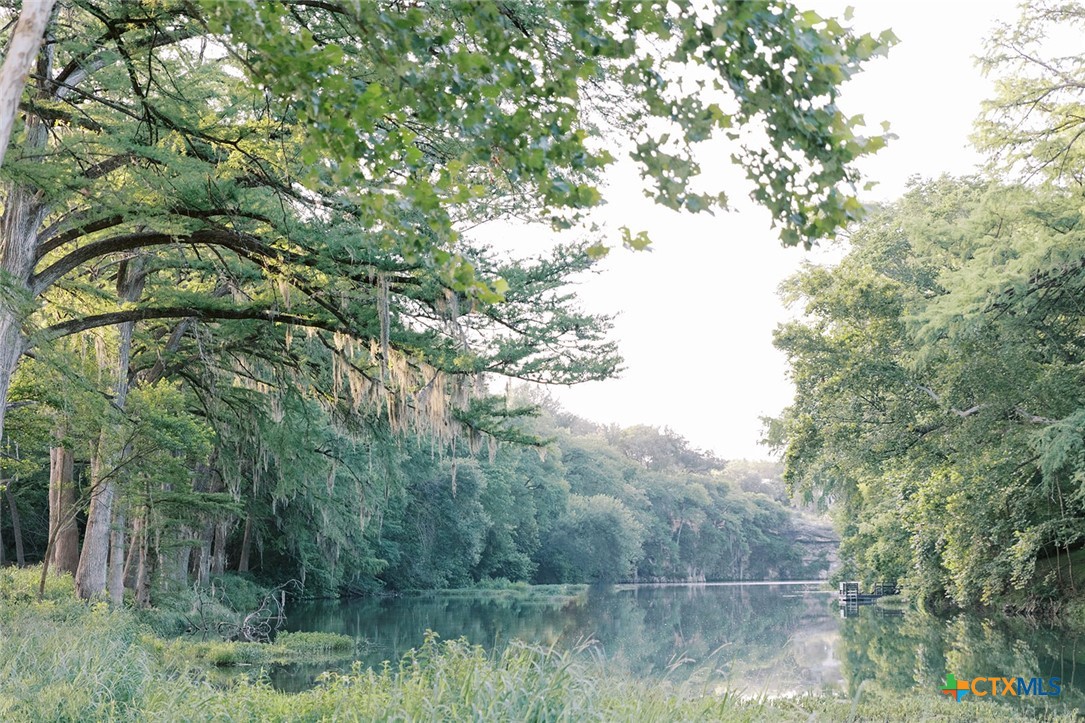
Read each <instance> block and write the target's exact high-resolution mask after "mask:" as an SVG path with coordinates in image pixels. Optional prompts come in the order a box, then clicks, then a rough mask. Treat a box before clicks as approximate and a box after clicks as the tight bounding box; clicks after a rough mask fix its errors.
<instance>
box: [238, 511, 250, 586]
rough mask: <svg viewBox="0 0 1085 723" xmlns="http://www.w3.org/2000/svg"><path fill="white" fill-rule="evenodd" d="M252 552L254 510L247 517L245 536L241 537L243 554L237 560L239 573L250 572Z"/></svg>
mask: <svg viewBox="0 0 1085 723" xmlns="http://www.w3.org/2000/svg"><path fill="white" fill-rule="evenodd" d="M251 550H252V510H251V509H250V510H249V512H248V514H247V515H245V534H244V535H242V537H241V554H240V555H238V558H237V571H238V572H248V571H249V553H250V551H251Z"/></svg>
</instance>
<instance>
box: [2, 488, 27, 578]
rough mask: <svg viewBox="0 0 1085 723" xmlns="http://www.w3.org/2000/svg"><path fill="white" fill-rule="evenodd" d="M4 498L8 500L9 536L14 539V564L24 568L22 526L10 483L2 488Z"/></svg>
mask: <svg viewBox="0 0 1085 723" xmlns="http://www.w3.org/2000/svg"><path fill="white" fill-rule="evenodd" d="M4 496H5V497H7V498H8V507H9V508H10V509H11V534H12V536H13V537H14V538H15V562H16V563H17V564H18V565H19V567H26V557H25V556H24V555H23V525H22V522H21V521H20V518H19V506H18V505H16V504H15V495H14V494H12V492H11V482H8V484H7V486H6V487H5V488H4Z"/></svg>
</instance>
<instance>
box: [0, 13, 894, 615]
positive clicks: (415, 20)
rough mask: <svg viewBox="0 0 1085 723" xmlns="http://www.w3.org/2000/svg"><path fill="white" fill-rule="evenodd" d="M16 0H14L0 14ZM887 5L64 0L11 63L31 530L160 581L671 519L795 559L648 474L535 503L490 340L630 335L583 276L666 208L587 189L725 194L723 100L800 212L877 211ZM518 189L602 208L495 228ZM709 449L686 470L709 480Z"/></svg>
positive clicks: (9, 300) (794, 233)
mask: <svg viewBox="0 0 1085 723" xmlns="http://www.w3.org/2000/svg"><path fill="white" fill-rule="evenodd" d="M27 10H28V7H27V6H25V5H24V6H20V4H19V3H16V2H5V3H2V4H0V27H2V28H3V29H2V30H0V42H5V43H6V42H7V41H9V40H12V39H13V38H15V37H16V36H19V33H20V32H24V31H25V27H27V26H25V25H22V24H16V23H15V22H14V20H15V19H16V18H17V16H19V15H20V13H22V14H23V15H26V14H27V13H26V12H23V11H27ZM9 21H11V22H9ZM25 39H26V38H20V40H25ZM35 40H36V39H35ZM892 42H893V38H892V35H891V34H890V33H885V34H883V35H882V36H880V37H877V38H875V37H872V36H869V35H858V34H855V33H853V32H851V30H850V29H849V28H846V27H844V26H842V25H841V24H840V23H838V22H836V21H835V20H832V19H826V18H822V17H820V16H818V15H817V14H816V13H812V12H805V13H804V12H800V11H798V10H797V9H796V8H795V7H793V6H792V5H790V4H789V3H774V2H744V3H734V4H725V3H717V4H710V5H708V6H706V7H703V8H702V7H700V6H694V5H692V4H689V3H674V4H671V5H669V6H666V7H664V6H659V5H656V4H652V3H645V4H638V3H619V4H617V5H613V6H610V5H600V6H590V5H585V4H581V3H550V2H525V3H519V2H518V3H506V2H500V3H497V2H485V3H460V2H452V3H404V2H398V1H397V0H391V1H389V2H362V3H338V2H334V1H329V2H325V1H322V2H292V1H290V2H273V3H255V4H252V3H248V4H247V3H238V2H234V1H233V0H223V1H220V0H206V1H204V2H188V1H180V2H173V1H172V0H167V1H166V2H161V1H159V0H154V1H151V0H148V1H147V2H130V1H129V0H123V1H122V0H103V1H98V0H94V1H87V0H66V1H61V2H57V3H56V5H55V8H54V9H53V13H52V15H51V16H50V18H49V23H48V25H47V28H46V31H45V37H44V42H43V43H42V44H41V50H40V52H39V53H38V55H37V58H36V62H35V63H33V64H32V65H33V68H32V72H31V73H30V74H29V76H28V77H27V83H26V85H25V89H24V90H23V92H22V95H21V96H18V94H17V93H11V94H8V95H7V96H6V97H4V98H2V99H0V103H3V104H4V109H5V113H6V111H9V110H11V109H12V106H13V104H17V105H18V111H19V112H18V114H17V118H16V120H17V122H16V124H15V127H14V129H13V132H12V135H11V142H10V145H9V147H8V148H7V149H6V154H5V156H4V159H3V166H2V168H0V182H2V183H0V209H2V211H0V448H2V449H0V454H2V455H3V456H2V457H0V463H2V475H0V479H2V480H3V482H4V484H5V489H6V492H5V495H6V498H7V499H6V501H7V502H8V507H9V513H10V516H11V521H12V522H11V532H12V534H11V538H10V539H11V542H12V550H10V551H8V552H14V555H15V557H16V559H17V561H19V562H25V561H26V560H27V559H35V558H38V557H44V558H45V561H46V563H47V564H48V565H50V566H52V567H53V568H54V570H60V571H63V570H68V571H73V572H74V573H75V579H76V587H77V591H78V594H79V595H80V596H81V597H83V598H87V599H91V598H96V597H99V596H103V595H106V594H108V596H109V597H110V598H111V599H112V600H113V601H114V602H117V603H119V602H120V601H121V599H122V597H123V595H124V591H125V590H126V589H128V590H131V591H132V592H133V593H134V595H135V597H136V599H137V601H139V602H140V603H144V604H145V603H147V602H148V601H149V599H150V597H151V589H152V587H153V585H154V584H168V583H170V581H173V583H181V582H184V581H185V580H186V579H187V576H188V575H189V574H190V573H192V574H195V575H196V577H197V578H198V579H199V580H201V581H206V580H207V579H208V576H209V575H211V574H214V573H215V572H220V571H222V570H223V569H225V568H226V567H227V566H228V565H229V566H235V565H236V566H237V567H238V568H239V569H240V570H242V571H247V570H250V569H253V568H257V567H259V568H261V569H265V570H269V569H275V570H278V571H280V572H281V573H282V574H283V575H286V574H297V575H298V576H299V577H300V578H302V579H303V580H304V581H305V582H306V583H312V585H311V587H312V588H314V589H318V590H334V589H337V588H339V587H340V586H341V585H342V584H351V585H355V584H357V585H362V586H365V585H367V584H368V583H366V582H365V581H367V580H368V581H371V580H373V579H374V576H375V575H377V574H378V573H380V574H382V575H387V576H389V578H390V579H394V580H396V581H397V582H396V584H400V585H433V584H452V583H453V582H462V581H466V580H469V579H476V578H484V577H491V576H502V577H511V578H516V579H523V578H529V577H531V576H532V575H536V574H538V575H542V574H543V573H542V572H541V569H542V565H541V562H540V560H539V559H538V556H537V555H536V552H535V547H536V546H538V548H539V549H545V550H547V551H548V552H547V554H546V558H547V560H548V561H550V562H549V563H548V564H549V567H548V568H547V570H548V572H547V573H546V575H547V576H549V577H552V578H561V579H564V578H570V577H579V576H580V575H581V574H582V573H581V572H579V570H581V569H585V570H586V569H590V573H587V574H588V575H589V576H590V577H598V578H606V577H622V576H625V575H628V574H632V572H633V566H634V564H637V563H638V562H639V561H640V560H641V559H642V558H644V553H643V552H642V551H643V549H644V548H643V545H644V544H646V543H645V542H644V540H646V539H649V540H654V541H653V542H652V543H651V545H653V546H654V547H653V549H656V548H658V550H659V552H658V553H656V552H652V553H651V554H650V556H649V557H650V559H651V560H653V562H652V563H651V564H652V565H653V567H652V568H651V574H652V575H653V576H655V575H674V574H678V571H679V569H680V568H681V567H682V566H683V565H684V566H687V567H688V571H687V574H689V575H693V576H696V575H699V574H704V573H708V574H712V575H724V574H727V575H729V576H730V575H740V576H742V575H752V574H755V573H754V570H759V569H768V567H767V565H769V563H768V562H767V561H761V562H758V561H756V559H755V558H756V554H757V553H756V552H755V548H756V549H758V550H759V549H761V548H762V547H765V546H766V545H761V546H760V547H757V546H754V547H749V549H747V546H746V545H745V542H744V541H745V537H744V536H743V535H744V533H740V532H738V531H737V530H738V528H737V527H736V525H738V524H740V523H741V522H742V521H743V520H745V519H753V518H758V519H759V520H761V521H760V522H759V523H758V524H760V525H762V526H768V525H769V524H770V523H772V517H773V515H774V514H775V511H765V510H760V509H753V508H751V511H750V512H749V513H748V514H746V513H742V514H738V516H737V517H736V518H735V519H734V520H731V519H728V520H715V519H709V518H705V519H704V520H702V519H701V517H699V516H694V517H691V518H690V519H689V520H686V519H685V518H683V517H681V514H679V513H675V514H678V515H679V516H678V517H677V518H675V519H678V520H679V521H678V522H677V523H676V524H677V528H676V530H674V531H672V533H673V534H674V536H675V540H674V547H675V549H674V550H673V551H668V550H667V548H668V545H669V544H670V543H668V542H667V538H668V534H671V533H668V534H662V533H659V532H657V531H655V530H653V528H652V526H651V525H647V524H646V523H645V520H646V517H645V515H646V512H645V510H647V509H648V506H649V497H650V495H647V494H646V497H645V500H644V501H642V502H635V501H634V500H632V499H627V498H624V497H623V495H624V491H623V490H622V489H619V488H618V487H616V486H614V485H607V484H602V483H600V485H599V486H600V489H599V490H595V491H591V492H589V491H587V490H583V491H582V490H581V489H580V488H578V487H577V486H576V485H575V484H572V483H570V487H569V490H565V491H564V494H565V495H566V496H562V493H563V489H562V488H560V485H558V486H557V487H555V486H554V484H550V482H549V481H548V482H547V483H546V484H544V485H542V486H540V488H539V489H541V490H544V491H545V492H546V494H549V495H552V496H553V499H551V498H549V497H548V498H546V499H544V500H543V501H542V502H539V503H538V504H539V506H540V508H541V510H542V511H541V512H540V514H539V518H538V519H535V518H534V517H533V516H532V514H533V513H532V512H531V510H532V506H533V505H534V504H536V501H535V500H534V499H533V498H532V496H531V495H529V494H526V493H525V492H524V490H523V486H524V483H523V478H522V477H521V476H520V474H521V470H518V469H517V465H519V464H521V463H520V462H519V461H518V460H517V459H516V458H515V453H512V452H509V453H507V454H511V455H513V456H511V457H503V458H501V459H495V461H494V462H492V463H491V462H489V461H487V462H486V463H485V464H484V463H483V462H481V461H480V460H479V459H478V458H477V454H478V452H479V449H480V447H481V446H482V445H483V444H484V443H487V442H489V443H494V442H496V441H497V440H502V439H504V440H511V441H514V442H530V441H531V440H530V439H528V438H525V436H524V431H523V430H522V429H521V428H520V427H517V426H516V425H515V424H511V423H510V420H515V418H516V417H518V416H519V415H521V414H522V412H523V411H524V410H520V409H517V408H515V407H513V408H510V407H508V406H507V405H505V404H504V403H503V402H501V401H500V400H495V399H492V398H488V397H487V394H486V392H487V389H488V386H487V385H488V383H489V379H488V377H489V376H491V375H502V376H505V377H508V378H515V379H521V380H527V381H536V382H543V383H559V384H572V383H577V382H581V381H585V380H598V379H605V378H607V377H608V376H610V375H612V374H613V373H614V372H615V370H616V369H617V366H618V363H619V360H618V358H617V354H616V349H615V345H614V343H613V342H612V341H611V340H609V339H608V338H607V336H606V334H607V331H608V330H609V320H608V319H606V318H601V317H598V316H593V315H590V314H586V313H584V312H583V311H581V310H580V309H579V307H578V304H577V303H576V299H575V296H574V295H573V294H572V293H571V292H570V290H569V288H568V283H569V281H570V280H571V279H572V278H574V277H576V276H577V275H579V274H582V273H584V272H586V271H589V270H591V269H592V267H593V264H594V263H595V261H596V260H597V259H598V258H599V257H600V256H601V255H603V254H604V253H606V251H607V249H609V248H611V247H613V246H615V245H618V244H619V243H621V244H624V245H626V246H629V247H632V248H643V247H644V246H646V245H647V244H648V243H649V239H648V238H647V237H646V236H645V235H644V234H643V233H638V232H636V230H631V229H618V230H614V231H613V233H612V234H610V235H608V233H596V232H595V231H594V230H593V229H592V227H591V226H590V224H589V219H588V218H587V213H588V211H589V209H591V208H593V207H595V206H598V205H599V204H600V203H602V202H603V198H602V195H601V192H600V190H599V187H601V185H602V184H601V183H600V179H601V174H602V173H603V171H604V169H606V168H607V167H608V166H609V165H610V164H612V163H613V162H614V161H615V159H616V158H617V157H618V155H628V156H629V157H630V158H631V160H632V161H633V163H634V165H635V167H636V168H637V169H638V171H639V172H640V174H641V176H642V178H643V181H644V186H645V194H646V195H647V196H648V197H650V198H652V199H653V200H654V201H656V202H658V203H661V204H663V205H665V206H668V207H670V208H674V209H680V210H685V211H688V212H692V213H696V212H700V211H707V212H711V211H712V210H714V209H720V208H726V207H727V199H726V198H725V197H724V196H723V195H722V194H721V193H719V192H718V189H712V188H701V187H698V179H699V177H700V172H701V167H700V165H699V163H698V161H697V160H696V156H697V153H698V148H699V144H701V143H702V142H704V141H707V140H709V139H712V138H716V137H724V138H725V139H729V140H730V141H731V148H732V150H733V151H734V161H735V162H736V163H738V164H739V165H740V166H741V167H742V168H743V169H744V170H745V171H746V173H747V175H748V178H749V180H750V181H751V187H752V190H751V195H752V196H753V198H754V199H755V200H756V201H758V202H759V203H761V204H762V205H764V206H765V207H767V208H768V209H769V211H770V212H771V213H772V216H773V218H774V219H775V222H776V224H777V225H778V227H779V229H780V236H781V240H782V241H783V242H784V243H786V244H791V245H793V244H798V243H802V244H807V245H808V244H810V243H812V242H814V241H815V240H816V239H818V238H822V237H825V236H827V235H828V234H830V233H832V232H833V230H835V229H837V228H840V227H841V226H842V225H843V224H844V223H846V222H848V221H850V220H854V219H855V218H857V217H858V216H859V215H860V212H861V207H860V204H859V203H858V201H857V200H856V197H855V192H856V188H855V186H856V184H857V182H858V180H859V177H858V174H857V173H856V171H855V168H854V161H855V160H856V159H858V158H860V157H862V156H863V155H865V154H868V153H871V152H873V151H876V150H877V149H878V148H879V147H880V146H881V145H883V144H884V142H885V136H884V134H880V133H878V134H873V135H867V134H866V131H865V130H864V129H863V128H862V121H861V119H860V118H858V117H856V118H849V117H847V116H845V115H844V114H843V113H841V112H840V110H839V109H838V108H837V107H836V104H835V98H836V94H837V88H838V86H839V85H840V84H841V83H842V82H844V81H845V80H846V79H848V78H849V77H851V76H852V75H853V74H854V73H856V72H857V71H858V70H859V68H860V66H861V65H862V64H863V63H864V62H865V61H867V60H869V59H870V58H872V57H874V56H876V55H878V54H880V53H882V52H883V51H884V50H885V49H886V48H887V47H888V46H889V45H890V44H891V43H892ZM16 45H18V44H16V43H12V44H11V45H10V47H12V48H15V47H16ZM19 47H22V46H21V45H20V46H19ZM5 67H6V66H5ZM4 72H6V71H4ZM21 79H22V78H21V77H20V81H21ZM4 83H5V85H4V87H5V88H7V87H17V85H10V84H8V81H7V80H4ZM8 115H9V114H5V115H4V116H3V117H8ZM494 219H518V220H521V221H524V222H536V223H543V224H546V225H548V226H549V227H550V228H553V229H555V230H569V229H574V230H575V231H576V236H575V240H572V241H569V242H567V243H565V244H564V245H561V246H560V247H556V248H554V249H552V250H551V252H550V253H549V254H546V255H544V256H543V257H540V258H524V257H523V254H520V255H519V256H509V255H504V254H499V253H496V252H495V251H493V250H491V249H488V248H483V247H481V246H480V245H479V244H477V243H474V242H472V240H471V237H470V233H469V231H470V229H472V228H473V227H475V226H476V225H478V224H480V223H484V222H487V221H490V220H494ZM9 409H10V415H9V414H8V412H9ZM5 417H9V418H7V419H5ZM493 465H496V466H493ZM501 465H504V466H503V467H502V466H501ZM46 466H48V469H49V476H48V491H46V485H45V482H46V480H45V476H44V475H45V472H44V469H45V468H46ZM497 470H501V471H500V472H499V471H497ZM502 475H504V476H503V477H502V479H501V480H498V479H497V477H501V476H502ZM560 476H561V475H560V473H559V474H558V476H557V477H555V478H554V479H559V478H560ZM699 484H700V483H699V482H691V483H690V484H689V485H688V486H690V487H691V488H697V486H698V485H699ZM548 485H549V486H548ZM650 487H651V485H648V484H646V486H645V489H649V488H650ZM701 487H704V490H703V493H702V491H701V490H700V489H694V491H693V492H692V493H691V494H693V496H694V497H696V498H698V499H697V500H696V501H695V502H690V503H687V502H676V503H675V504H677V505H679V507H680V508H683V509H684V507H683V506H687V507H691V509H692V508H693V507H698V506H700V507H707V506H710V503H711V504H717V505H718V504H720V499H717V498H719V497H720V495H724V494H725V493H723V492H720V491H718V490H714V489H713V488H711V487H710V486H707V487H706V486H704V485H701ZM551 488H553V489H551ZM713 495H715V496H716V497H715V498H714V497H713ZM657 496H658V497H659V498H660V500H662V498H663V497H665V496H666V495H664V494H663V493H659V495H657ZM652 504H657V501H652ZM658 504H660V505H662V504H665V503H664V502H662V501H659V502H658ZM751 504H753V503H751ZM754 507H755V508H756V505H754ZM449 510H455V511H456V513H455V515H454V516H453V517H452V518H450V519H449V520H448V521H447V524H444V520H445V518H444V517H443V515H445V513H446V512H447V511H449ZM759 515H761V516H762V517H763V519H762V517H758V516H759ZM46 518H48V525H46V523H45V519H46ZM439 523H440V524H439ZM23 528H25V530H24V529H23ZM615 529H616V530H617V532H614V530H615ZM709 529H718V530H721V532H719V533H718V534H716V538H714V539H711V540H710V539H708V538H709V536H708V535H707V534H706V533H704V531H706V530H709ZM559 530H560V531H563V533H567V534H559V533H558V532H557V531H559ZM698 531H700V532H698ZM691 532H692V533H693V534H691ZM574 533H575V534H574ZM611 535H616V536H615V537H614V538H613V539H611V538H610V537H609V536H611ZM642 536H647V537H642ZM679 537H681V541H679V539H678V538H679ZM702 538H704V539H702ZM604 544H605V546H606V549H608V550H610V551H611V557H610V558H608V559H605V560H596V559H594V557H593V553H597V552H598V551H599V549H600V548H601V546H603V545H604ZM690 546H696V549H695V548H694V547H690ZM729 546H730V547H729ZM731 547H733V550H732V553H731V554H732V557H733V558H734V559H735V560H742V561H743V562H742V563H741V564H740V565H739V567H738V568H735V569H734V570H727V571H725V570H724V569H722V568H718V567H713V565H715V563H714V562H712V561H713V560H716V559H717V558H718V557H719V555H720V554H721V553H720V551H721V550H723V549H725V548H726V549H730V548H731ZM702 548H703V549H702ZM429 550H437V551H440V553H441V554H442V555H445V554H446V553H447V556H446V557H442V558H440V559H438V560H435V559H433V558H432V557H431V556H430V555H429V553H428V552H427V551H429ZM682 550H686V552H682ZM453 552H454V553H455V554H456V555H459V558H458V559H457V560H455V561H454V560H453V559H452V557H453ZM683 556H684V557H683ZM589 558H592V559H589ZM680 560H681V564H679V561H680ZM479 565H481V566H482V567H477V566H479ZM749 565H752V566H753V567H749ZM537 568H538V569H537Z"/></svg>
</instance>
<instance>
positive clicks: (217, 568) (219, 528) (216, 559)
mask: <svg viewBox="0 0 1085 723" xmlns="http://www.w3.org/2000/svg"><path fill="white" fill-rule="evenodd" d="M228 526H229V523H228V522H226V521H225V520H220V521H218V522H216V523H215V538H214V540H212V542H211V572H212V573H213V574H215V575H221V574H222V573H224V572H226V529H227V527H228Z"/></svg>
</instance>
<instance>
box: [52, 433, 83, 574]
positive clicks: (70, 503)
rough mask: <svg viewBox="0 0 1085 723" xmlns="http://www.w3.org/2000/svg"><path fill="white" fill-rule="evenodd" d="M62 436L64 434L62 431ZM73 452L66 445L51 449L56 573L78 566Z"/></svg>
mask: <svg viewBox="0 0 1085 723" xmlns="http://www.w3.org/2000/svg"><path fill="white" fill-rule="evenodd" d="M60 436H63V435H60ZM72 462H73V459H72V453H71V450H69V449H67V448H65V447H52V448H50V449H49V540H50V542H51V546H52V549H51V551H50V554H49V564H50V566H51V567H52V568H53V571H54V573H56V574H58V575H59V574H61V573H64V572H70V573H72V574H74V573H75V571H76V568H77V567H78V566H79V525H78V524H77V523H76V521H75V513H76V509H75V504H76V497H75V487H74V483H73V479H72V477H73V474H72Z"/></svg>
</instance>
